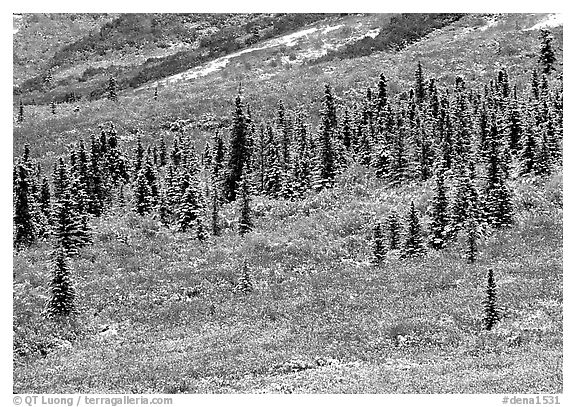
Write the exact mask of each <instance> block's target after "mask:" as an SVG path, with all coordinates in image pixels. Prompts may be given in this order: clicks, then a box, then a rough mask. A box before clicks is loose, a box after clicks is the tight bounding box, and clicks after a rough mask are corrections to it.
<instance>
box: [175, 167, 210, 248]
mask: <svg viewBox="0 0 576 407" xmlns="http://www.w3.org/2000/svg"><path fill="white" fill-rule="evenodd" d="M181 190H182V191H183V194H182V196H181V198H180V202H179V204H178V211H177V216H178V219H177V224H178V230H179V231H181V232H186V231H189V230H193V231H194V232H195V235H196V238H197V239H198V240H205V239H206V237H207V233H206V227H205V226H204V212H205V201H204V199H203V196H202V193H201V192H200V184H199V180H198V178H197V176H196V175H191V174H190V173H186V174H184V176H183V177H182V180H181Z"/></svg>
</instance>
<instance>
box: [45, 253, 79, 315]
mask: <svg viewBox="0 0 576 407" xmlns="http://www.w3.org/2000/svg"><path fill="white" fill-rule="evenodd" d="M52 256H53V261H52V280H51V281H50V294H49V298H48V300H47V301H46V304H45V311H46V314H47V316H48V317H50V318H54V317H66V316H69V315H70V314H72V313H73V312H74V311H75V290H74V285H73V284H72V277H71V275H70V268H69V259H68V252H67V251H66V250H65V249H64V248H63V247H57V248H56V249H55V250H54V253H53V254H52Z"/></svg>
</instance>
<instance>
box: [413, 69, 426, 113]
mask: <svg viewBox="0 0 576 407" xmlns="http://www.w3.org/2000/svg"><path fill="white" fill-rule="evenodd" d="M414 76H415V84H414V89H415V92H414V96H415V99H416V103H418V104H421V103H422V102H423V101H424V97H425V95H426V90H425V88H424V74H423V73H422V64H421V63H420V61H418V66H417V67H416V74H415V75H414Z"/></svg>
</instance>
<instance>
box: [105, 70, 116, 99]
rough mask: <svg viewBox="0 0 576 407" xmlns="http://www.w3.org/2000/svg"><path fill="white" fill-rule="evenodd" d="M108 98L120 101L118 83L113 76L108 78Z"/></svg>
mask: <svg viewBox="0 0 576 407" xmlns="http://www.w3.org/2000/svg"><path fill="white" fill-rule="evenodd" d="M107 91H108V99H110V100H111V101H113V102H117V101H118V85H117V84H116V79H115V78H114V77H113V76H111V77H110V79H109V80H108V89H107Z"/></svg>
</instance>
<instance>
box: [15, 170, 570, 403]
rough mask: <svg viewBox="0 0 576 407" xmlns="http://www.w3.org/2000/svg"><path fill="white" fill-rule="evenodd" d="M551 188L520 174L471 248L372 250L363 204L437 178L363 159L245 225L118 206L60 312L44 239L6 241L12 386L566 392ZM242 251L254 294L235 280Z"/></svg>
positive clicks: (369, 207) (556, 203) (394, 199)
mask: <svg viewBox="0 0 576 407" xmlns="http://www.w3.org/2000/svg"><path fill="white" fill-rule="evenodd" d="M561 190H562V185H561V176H560V175H556V176H554V177H552V178H551V179H549V180H546V181H543V180H539V179H536V178H535V179H524V180H522V181H517V182H516V184H515V185H514V191H515V204H516V207H517V208H518V213H517V217H516V225H515V226H514V227H512V228H511V229H509V230H504V231H498V232H493V233H491V234H490V235H487V236H484V238H483V239H482V244H481V254H480V259H479V261H478V262H477V263H475V264H473V265H470V264H467V263H466V261H465V260H464V259H463V254H462V252H461V248H462V246H460V245H458V244H456V245H454V246H453V247H452V248H450V249H448V250H447V251H443V252H434V251H430V252H428V254H427V255H426V256H424V257H422V258H418V259H412V260H404V259H403V260H400V259H399V258H398V255H397V253H394V252H389V254H388V257H387V259H386V260H385V261H384V262H383V263H382V265H380V266H374V265H371V264H370V262H369V257H370V248H369V244H368V242H369V238H370V227H369V225H371V224H372V221H371V220H372V219H374V218H376V217H380V216H385V215H386V214H387V213H388V212H389V210H391V209H392V208H397V209H398V210H399V211H400V212H401V213H403V211H404V208H406V207H407V203H408V200H409V199H412V198H413V197H416V199H417V201H416V205H417V207H418V208H419V210H420V211H424V210H425V209H426V208H425V205H426V202H427V199H428V198H429V196H430V194H431V189H430V185H417V184H415V185H411V186H405V187H401V188H399V189H389V188H387V187H386V186H385V185H381V184H379V181H377V180H373V179H371V178H370V177H367V176H366V174H365V173H364V170H362V169H360V168H357V169H355V170H353V171H351V172H350V173H349V174H348V175H347V176H346V177H342V178H341V179H340V180H339V185H338V187H337V188H335V189H334V190H332V191H325V192H323V193H320V194H318V195H312V196H310V197H309V198H307V199H305V200H304V201H302V202H288V201H282V200H280V201H271V200H266V199H259V200H257V201H256V202H255V210H256V213H257V218H256V230H255V232H253V233H250V234H248V235H247V236H246V237H245V238H244V239H242V238H240V237H238V236H237V235H236V234H235V232H234V231H232V230H227V231H225V233H224V235H223V236H222V237H220V238H216V239H213V240H211V241H208V242H206V243H199V242H198V241H196V240H193V239H192V238H191V237H189V236H187V235H186V234H182V233H174V232H172V231H170V230H167V229H166V228H163V227H161V226H160V225H159V223H158V222H156V221H153V220H151V219H146V218H144V219H143V218H140V217H139V216H138V215H136V214H133V213H129V212H128V211H123V209H122V208H118V209H117V210H114V211H113V212H114V215H113V216H112V215H109V216H105V217H103V218H102V219H100V220H98V221H97V223H95V224H94V225H93V226H94V244H93V245H92V246H90V247H88V248H86V249H83V251H82V253H81V255H80V256H79V258H77V259H75V260H74V261H73V263H72V267H73V270H74V272H73V276H74V279H75V280H76V282H77V293H78V303H79V305H80V308H81V309H80V313H79V315H78V316H77V319H76V321H74V322H71V323H70V326H69V327H68V328H62V327H61V326H58V324H56V323H52V322H47V321H46V320H45V319H42V318H41V317H40V316H39V313H40V311H41V309H42V305H43V302H44V301H45V299H46V282H47V281H48V279H49V269H48V267H47V262H46V259H47V258H48V257H49V255H48V254H49V250H50V248H49V247H48V246H47V245H41V246H40V247H37V248H35V249H33V250H30V251H27V252H24V253H22V254H21V255H18V256H16V257H15V259H14V318H15V320H14V322H15V328H16V331H15V341H16V349H17V350H22V356H16V358H15V368H14V391H15V392H24V393H44V392H57V393H75V392H81V393H90V392H102V393H103V392H120V393H125V392H128V393H129V392H136V393H148V392H167V393H179V392H330V393H334V392H347V393H348V392H362V393H373V392H379V393H382V392H383V393H393V392H399V393H407V392H418V393H442V392H447V393H453V392H457V393H460V392H463V393H491V392H495V393H524V392H532V393H538V392H546V393H558V392H562V260H561V259H562V194H561ZM232 212H233V211H232V208H227V212H226V215H227V216H228V217H229V218H231V217H232V216H233V213H232ZM243 260H247V261H248V262H249V264H250V265H251V278H252V282H253V284H254V287H255V290H254V291H253V292H252V293H249V294H243V293H241V292H238V291H237V290H235V288H234V287H235V285H236V284H237V282H238V279H239V278H240V265H241V263H242V261H243ZM488 267H493V268H494V270H495V276H496V283H497V286H498V294H499V298H498V301H499V306H500V307H501V310H502V313H503V315H504V318H503V320H502V321H501V322H500V323H499V324H498V325H497V328H496V329H494V330H492V331H484V330H483V329H482V326H481V318H482V305H481V302H482V300H483V298H484V290H485V274H486V269H487V268H488Z"/></svg>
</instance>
